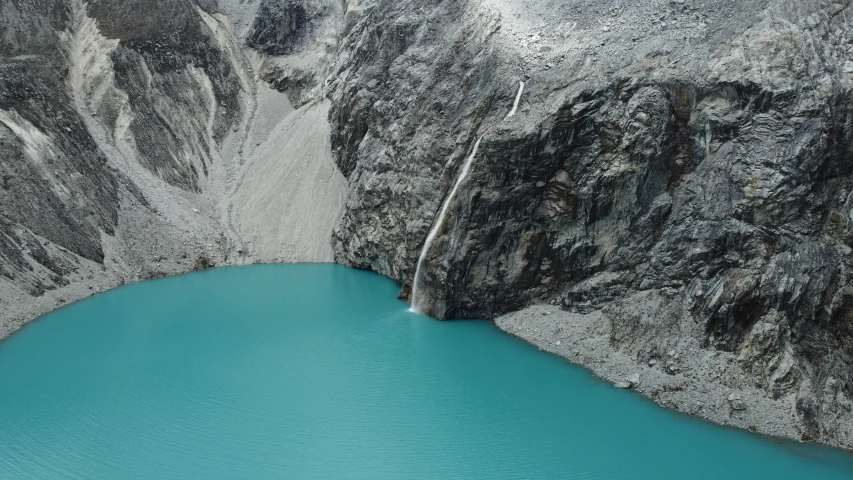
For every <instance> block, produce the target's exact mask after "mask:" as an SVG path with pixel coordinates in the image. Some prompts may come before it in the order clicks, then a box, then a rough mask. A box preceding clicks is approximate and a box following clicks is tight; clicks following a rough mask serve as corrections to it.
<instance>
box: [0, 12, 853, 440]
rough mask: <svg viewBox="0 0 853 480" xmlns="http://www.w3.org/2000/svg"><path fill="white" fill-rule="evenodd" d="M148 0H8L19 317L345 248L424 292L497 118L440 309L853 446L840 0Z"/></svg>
mask: <svg viewBox="0 0 853 480" xmlns="http://www.w3.org/2000/svg"><path fill="white" fill-rule="evenodd" d="M143 4H144V5H143ZM151 5H152V4H151V2H147V1H141V0H140V1H135V2H128V1H119V0H100V1H94V0H93V1H89V2H85V1H82V0H53V1H48V0H43V1H34V2H16V1H13V0H0V18H2V19H3V20H2V21H0V175H2V177H0V199H2V208H0V309H2V310H5V311H6V312H8V313H5V314H4V316H3V317H2V318H0V320H2V322H3V323H2V325H3V330H2V332H3V333H4V334H8V333H10V332H11V331H13V330H14V329H15V328H17V327H18V326H20V325H21V324H22V323H23V322H25V321H28V320H30V319H31V318H33V317H34V316H36V315H38V314H40V313H43V312H45V311H48V310H50V309H52V308H55V307H56V306H57V305H58V304H61V303H64V302H66V301H70V300H74V299H77V298H81V297H82V296H85V295H87V294H89V293H90V290H89V289H90V288H91V289H92V291H96V290H99V289H103V288H109V287H112V286H115V285H116V284H118V283H121V282H125V281H133V280H138V279H143V278H150V277H154V276H160V275H165V274H173V273H179V272H183V271H187V270H189V269H192V268H194V267H197V266H207V265H211V264H241V263H250V262H258V261H275V262H291V261H332V260H333V259H334V260H336V261H338V262H340V263H343V264H346V265H349V266H354V267H358V268H365V269H371V270H374V271H376V272H378V273H381V274H383V275H386V276H389V277H391V278H392V279H394V280H396V281H397V282H398V283H400V284H401V285H402V286H403V288H402V291H401V296H402V297H404V298H408V297H409V295H410V292H411V287H412V280H413V278H414V275H415V268H416V266H417V264H418V259H419V257H420V255H421V251H422V248H423V246H424V242H425V239H426V237H427V235H428V232H429V231H430V229H431V228H432V226H433V225H434V224H436V222H437V221H438V219H437V215H438V213H439V211H440V210H441V206H442V204H443V202H444V201H445V199H446V197H447V195H448V193H449V192H450V190H451V188H452V187H453V185H454V184H455V183H456V181H457V178H458V175H459V172H460V169H461V167H462V163H463V160H464V159H465V158H466V157H468V156H469V155H470V154H471V153H472V150H473V146H474V143H475V141H476V140H477V139H478V138H479V137H480V136H483V138H482V141H481V143H480V145H479V148H478V149H477V152H476V155H474V158H473V161H472V164H471V168H470V171H469V173H468V175H467V176H466V177H465V178H464V181H463V182H462V183H460V185H459V189H458V191H457V193H456V195H455V196H454V198H452V199H451V201H450V203H449V205H448V208H447V215H446V218H445V219H444V221H443V222H442V223H441V228H440V229H438V231H437V234H436V236H435V240H434V241H433V242H432V243H431V244H430V247H429V248H428V249H427V251H426V252H425V256H424V261H423V262H422V267H421V272H420V277H419V278H420V283H419V287H418V288H419V294H418V295H423V297H422V298H423V299H424V302H422V304H423V305H424V307H425V311H426V313H428V314H430V315H432V316H434V317H436V318H495V317H500V318H499V320H498V325H499V326H500V327H501V328H504V329H505V330H507V331H509V332H511V333H513V334H515V335H518V336H520V337H522V338H525V339H527V340H529V341H531V342H533V343H535V344H537V345H539V346H540V347H542V348H545V349H547V350H549V351H552V352H553V353H556V354H560V355H563V356H566V357H567V358H569V359H570V360H572V361H575V362H577V363H581V364H583V365H585V366H587V367H589V368H591V369H592V370H593V371H595V372H596V373H597V374H599V375H600V376H602V377H604V378H607V379H609V380H612V381H614V382H618V383H620V384H627V385H628V386H631V387H633V388H637V389H638V390H639V391H641V392H642V393H643V394H645V395H648V396H649V397H651V398H653V399H654V400H656V401H658V402H659V403H661V404H664V405H666V406H669V407H671V408H676V409H678V410H681V411H685V412H687V413H691V414H696V415H701V416H705V417H706V418H709V419H712V420H713V421H716V422H719V423H726V424H731V425H735V426H738V427H741V428H750V429H752V430H755V431H759V432H763V433H768V434H774V435H782V436H788V437H793V438H798V439H803V440H812V441H817V442H822V443H827V444H831V445H837V446H842V447H846V448H848V449H850V448H853V436H851V435H853V434H851V432H853V400H851V399H853V286H851V279H850V274H849V273H848V272H849V271H850V269H851V266H853V265H851V251H852V250H851V246H853V216H851V210H852V209H853V205H851V198H853V171H851V169H853V107H851V105H853V103H852V102H851V101H853V97H851V82H853V33H851V32H853V29H851V22H853V18H850V17H851V16H853V11H851V7H850V6H849V2H848V0H838V1H818V0H784V1H783V0H747V1H732V0H705V1H700V0H648V1H627V2H626V1H616V0H612V1H610V0H608V1H599V2H585V1H575V0H561V1H558V0H527V1H522V0H457V1H440V0H418V1H414V0H395V1H391V0H360V1H347V2H334V1H331V0H254V1H253V0H247V1H244V2H238V1H236V0H234V1H231V0H220V1H219V2H215V1H213V0H210V1H206V2H191V1H189V0H169V1H159V2H156V8H153V7H151ZM143 11H145V12H146V13H145V14H143V13H142V12H143ZM519 81H523V82H525V88H524V91H523V93H522V96H521V102H520V105H519V108H518V111H517V112H516V113H515V114H514V115H513V116H510V117H508V113H509V112H510V110H511V109H512V106H513V102H514V100H515V98H516V94H517V92H518V86H519ZM326 112H328V113H326ZM513 312H518V313H513ZM545 313H547V315H546V314H545ZM502 315H505V316H502ZM569 331H570V332H574V333H573V335H572V336H571V337H566V336H565V334H564V332H569ZM584 339H586V340H588V341H589V343H584V341H585V340H584ZM582 340H584V341H582ZM556 342H560V343H559V345H558V344H557V343H556ZM558 347H559V348H558ZM593 350H594V351H595V352H598V353H592V352H593ZM634 374H639V380H638V381H637V382H634V381H633V380H635V377H634ZM626 378H630V380H631V381H628V380H626ZM644 378H649V379H652V380H649V381H648V382H646V381H644ZM623 386H624V385H623ZM732 395H734V396H733V397H731V399H729V397H730V396H732ZM700 404H701V407H698V406H697V405H700Z"/></svg>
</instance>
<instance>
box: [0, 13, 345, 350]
mask: <svg viewBox="0 0 853 480" xmlns="http://www.w3.org/2000/svg"><path fill="white" fill-rule="evenodd" d="M271 3H276V2H236V1H235V2H223V3H222V4H221V5H220V4H217V3H216V2H191V1H185V0H164V1H159V2H157V4H156V5H155V6H154V8H152V5H151V2H148V1H134V2H128V1H124V0H121V1H120V0H97V1H90V2H87V1H83V0H55V1H54V0H45V1H37V2H17V1H13V0H3V1H2V2H0V12H2V18H3V21H2V22H0V29H2V30H0V39H2V43H0V138H2V143H0V149H2V151H0V169H2V178H3V179H4V180H3V183H2V189H0V198H2V209H0V233H2V235H0V239H2V240H0V243H2V251H0V274H2V279H0V310H2V311H3V314H2V319H0V320H2V321H0V325H2V330H0V331H2V332H3V333H4V334H8V333H10V332H11V331H13V330H14V329H15V328H17V327H18V326H20V325H21V324H22V323H23V322H25V321H27V320H29V319H31V318H32V317H33V316H35V315H37V314H39V313H43V312H45V311H47V310H50V309H52V308H55V307H56V306H57V305H60V304H62V303H65V302H67V301H71V300H74V299H77V298H80V297H82V296H85V295H88V294H91V293H92V292H93V291H99V290H102V289H105V288H110V287H112V286H115V285H117V284H120V283H124V282H126V281H133V280H137V279H142V278H150V277H156V276H161V275H165V274H173V273H179V272H184V271H187V270H190V269H193V268H203V267H205V266H208V265H212V264H221V263H247V262H261V261H332V252H331V247H330V246H329V245H330V243H329V237H330V234H331V230H332V228H333V225H334V223H335V222H336V221H337V219H338V218H339V215H340V209H341V207H342V205H343V199H344V195H345V190H346V183H345V182H346V181H345V179H344V177H343V176H342V175H341V174H340V173H339V172H338V171H337V169H336V168H335V166H334V163H333V162H332V159H331V154H330V150H329V147H328V143H329V135H328V126H325V127H324V125H328V124H327V123H326V121H325V112H326V111H327V110H328V105H327V102H326V103H324V102H321V101H320V100H321V99H320V98H319V96H318V95H317V93H316V92H312V91H311V89H312V88H314V86H316V83H317V80H316V79H315V78H314V77H318V76H320V75H322V70H323V63H324V62H325V63H329V62H330V60H328V53H326V50H329V49H333V48H334V46H335V45H336V42H337V36H336V34H335V27H334V25H333V24H332V23H331V22H333V21H338V19H339V17H340V15H338V16H333V15H331V14H326V15H324V16H321V17H319V18H314V19H310V21H309V20H308V19H303V22H302V23H300V24H299V25H296V27H298V29H299V31H300V32H302V33H301V34H300V36H299V38H298V42H296V41H295V40H294V39H291V38H280V36H276V34H275V32H269V31H268V29H267V28H266V27H265V25H266V23H268V22H269V21H270V18H268V17H267V16H264V15H272V14H270V13H269V12H268V9H265V7H264V5H266V4H271ZM329 5H332V3H331V2H330V3H329ZM331 8H332V7H329V9H331ZM265 12H266V13H265ZM312 13H313V11H312ZM327 13H328V12H327ZM272 20H273V21H275V20H277V17H274V16H273V17H272ZM315 30H316V31H315ZM246 37H251V38H253V39H255V41H257V42H266V44H268V45H275V44H276V42H278V43H281V44H282V45H285V44H288V45H290V44H293V45H294V46H298V48H299V49H300V52H303V53H306V52H307V53H309V54H311V55H313V58H314V60H313V61H312V63H311V65H310V68H303V69H302V70H300V72H301V74H300V75H301V77H300V78H302V79H303V80H304V81H303V83H302V84H300V85H299V86H298V88H297V87H293V88H289V87H288V86H287V85H279V86H280V87H281V88H280V90H281V91H279V90H277V89H274V88H271V87H270V83H269V82H267V81H264V80H262V79H261V77H262V76H263V77H265V78H268V79H269V80H270V81H272V80H276V81H278V82H279V84H286V83H287V82H286V77H287V75H288V73H287V72H289V71H290V70H288V69H289V68H290V65H291V64H293V63H296V64H299V63H300V62H301V61H302V60H303V59H302V58H300V57H299V56H292V55H272V54H266V53H262V51H263V50H264V49H259V50H261V51H257V50H253V49H250V48H249V47H248V46H247V45H246V42H245V41H244V38H246ZM268 37H269V38H268ZM324 58H326V60H324ZM312 82H313V83H312ZM309 87H310V88H309ZM294 101H295V102H296V103H297V106H298V107H300V108H298V109H294V108H293V102H294ZM306 132H307V133H306ZM294 136H301V137H303V140H302V141H301V142H300V141H295V140H288V139H289V138H290V137H294ZM288 142H289V143H288ZM306 143H307V144H308V145H306ZM312 145H313V146H316V148H311V146H312ZM263 165H266V167H264V168H260V167H259V166H263ZM297 171H300V172H302V173H303V174H300V175H298V176H293V175H287V174H285V173H286V172H293V173H295V172H297ZM259 172H263V173H262V175H263V176H265V177H266V178H256V179H255V181H253V182H249V183H247V182H246V181H245V179H246V178H251V177H252V176H253V175H254V176H256V177H257V176H258V174H259ZM308 173H311V175H309V174H308ZM272 181H275V183H274V184H272ZM261 183H263V184H264V185H266V186H267V187H269V188H259V185H260V184H261ZM304 192H308V193H304ZM312 192H322V194H316V195H312ZM253 205H264V206H265V207H266V210H264V209H259V208H252V206H253ZM271 210H279V211H280V212H281V213H280V215H279V217H283V216H285V212H288V214H287V215H286V218H287V221H284V222H282V221H281V219H280V218H274V217H271Z"/></svg>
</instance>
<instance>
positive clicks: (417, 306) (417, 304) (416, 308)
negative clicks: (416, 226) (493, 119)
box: [409, 134, 485, 313]
mask: <svg viewBox="0 0 853 480" xmlns="http://www.w3.org/2000/svg"><path fill="white" fill-rule="evenodd" d="M483 135H485V134H483ZM483 135H480V137H479V138H478V139H477V141H476V142H475V143H474V149H473V150H471V154H470V155H468V158H466V159H465V163H464V164H463V165H462V171H460V172H459V176H458V177H456V183H454V184H453V189H452V190H450V194H449V195H447V198H445V199H444V204H443V205H442V206H441V211H440V212H439V214H438V220H437V221H436V222H435V225H433V226H432V229H431V230H430V231H429V235H427V238H426V241H425V242H424V248H423V250H421V256H420V257H418V264H417V266H416V267H415V278H414V280H413V281H412V307H411V308H410V309H409V311H411V312H415V313H422V312H423V310H422V309H421V304H422V303H423V301H422V299H420V298H418V287H419V284H420V280H421V268H422V267H423V265H424V261H426V256H427V253H428V252H429V249H430V247H431V246H432V242H433V241H434V240H435V237H437V236H438V231H439V230H441V226H442V225H444V217H446V216H447V211H448V210H449V209H450V204H451V203H452V202H453V199H454V198H455V197H456V191H457V190H459V185H461V184H462V182H463V181H464V180H465V177H467V176H468V172H469V170H470V169H471V164H472V163H473V162H474V156H476V155H477V149H478V148H480V140H482V139H483Z"/></svg>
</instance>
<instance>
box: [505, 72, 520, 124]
mask: <svg viewBox="0 0 853 480" xmlns="http://www.w3.org/2000/svg"><path fill="white" fill-rule="evenodd" d="M522 93H524V82H521V81H519V82H518V95H516V96H515V103H513V104H512V110H510V111H509V113H508V114H507V116H506V118H509V117H511V116H513V115H515V112H516V110H518V103H519V102H521V94H522Z"/></svg>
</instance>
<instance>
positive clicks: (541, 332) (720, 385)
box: [495, 305, 853, 451]
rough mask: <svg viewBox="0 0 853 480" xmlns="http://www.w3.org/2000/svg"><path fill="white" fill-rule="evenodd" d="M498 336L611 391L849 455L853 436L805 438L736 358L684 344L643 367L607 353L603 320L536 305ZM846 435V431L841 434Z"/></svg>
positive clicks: (788, 405)
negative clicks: (553, 358)
mask: <svg viewBox="0 0 853 480" xmlns="http://www.w3.org/2000/svg"><path fill="white" fill-rule="evenodd" d="M495 324H496V325H497V327H498V328H500V329H501V330H503V331H504V332H506V333H508V334H510V335H513V336H515V337H518V338H520V339H522V340H525V341H527V342H529V343H530V344H532V345H534V346H536V347H537V348H539V349H540V350H543V351H545V352H548V353H551V354H554V355H558V356H560V357H563V358H565V359H567V360H568V361H569V362H571V363H574V364H577V365H579V366H582V367H584V368H586V369H588V370H590V371H592V372H593V373H594V374H595V375H596V376H598V377H600V378H601V379H603V380H606V381H608V382H612V383H613V384H614V386H615V387H617V388H631V389H633V390H635V391H637V392H638V393H640V394H642V395H643V396H644V397H647V398H649V399H651V400H652V401H654V402H655V403H657V404H659V405H661V406H663V407H666V408H670V409H672V410H675V411H677V412H681V413H685V414H688V415H692V416H696V417H699V418H702V419H705V420H708V421H710V422H713V423H716V424H719V425H725V426H729V427H735V428H739V429H744V430H748V431H750V432H753V433H758V434H762V435H767V436H771V437H779V438H784V439H790V440H796V441H815V442H816V443H821V444H825V445H829V446H834V447H840V448H842V449H845V450H848V451H853V434H850V435H849V436H848V437H847V438H846V439H838V441H837V442H831V441H826V440H828V439H812V438H809V437H808V436H806V435H804V432H803V430H802V428H801V423H800V422H799V420H798V418H797V416H796V413H795V407H796V405H795V403H796V402H795V400H794V399H793V398H792V397H790V396H786V397H781V398H779V399H773V398H772V397H771V396H770V395H769V394H768V393H767V391H766V390H764V389H762V388H760V387H759V388H756V387H755V386H753V385H751V383H750V382H751V381H754V379H753V377H751V376H750V375H749V373H748V372H746V371H745V370H743V369H742V368H741V367H740V365H739V364H738V359H737V356H736V355H734V354H732V353H728V352H721V351H710V350H706V349H703V348H700V347H698V346H696V345H690V344H689V343H688V342H684V343H682V344H680V345H679V346H677V347H674V348H672V349H671V350H669V351H668V352H666V353H665V355H664V356H663V358H661V359H653V360H649V361H646V362H641V361H638V359H637V358H636V357H635V356H633V355H630V354H626V353H624V352H622V351H620V350H618V349H614V348H613V347H612V346H611V333H612V329H611V327H610V323H609V321H608V319H607V316H606V314H603V313H602V312H600V311H595V312H591V313H587V314H583V313H573V312H567V311H565V310H562V309H560V308H558V307H556V306H551V305H535V306H531V307H528V308H526V309H523V310H521V311H518V312H514V313H510V314H507V315H503V316H501V317H498V318H497V319H495ZM847 431H848V432H851V431H853V430H850V429H847Z"/></svg>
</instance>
